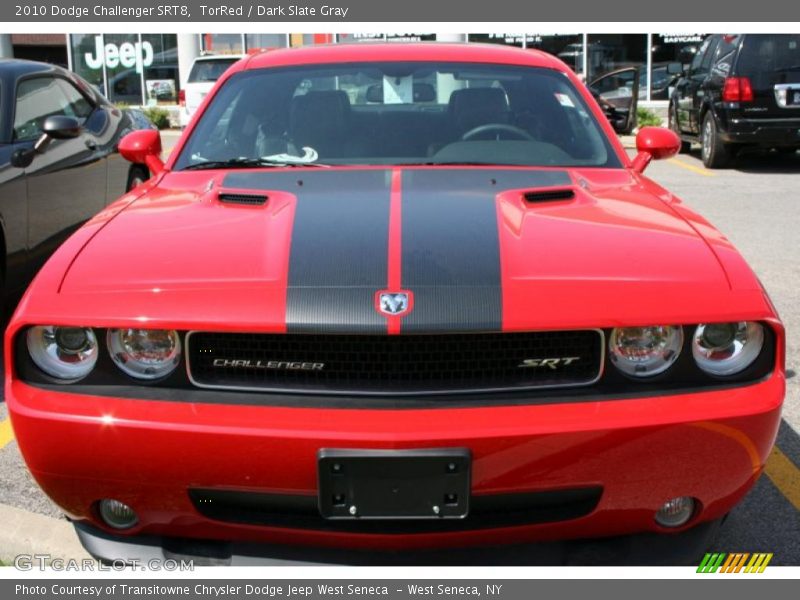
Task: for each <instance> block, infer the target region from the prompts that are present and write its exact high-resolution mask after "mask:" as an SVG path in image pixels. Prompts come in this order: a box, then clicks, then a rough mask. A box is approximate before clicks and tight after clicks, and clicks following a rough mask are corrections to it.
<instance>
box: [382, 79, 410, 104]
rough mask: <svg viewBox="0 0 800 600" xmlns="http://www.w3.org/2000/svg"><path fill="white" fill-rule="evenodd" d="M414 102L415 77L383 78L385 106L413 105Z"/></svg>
mask: <svg viewBox="0 0 800 600" xmlns="http://www.w3.org/2000/svg"><path fill="white" fill-rule="evenodd" d="M412 102H414V76H413V75H409V76H408V77H390V76H388V75H385V76H384V77H383V103H384V104H411V103H412Z"/></svg>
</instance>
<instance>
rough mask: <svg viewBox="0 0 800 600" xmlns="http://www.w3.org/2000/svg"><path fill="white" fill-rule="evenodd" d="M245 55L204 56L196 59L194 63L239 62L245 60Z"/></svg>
mask: <svg viewBox="0 0 800 600" xmlns="http://www.w3.org/2000/svg"><path fill="white" fill-rule="evenodd" d="M245 56H246V55H244V54H203V55H202V56H198V57H196V58H195V59H194V62H201V61H204V60H239V59H240V58H244V57H245Z"/></svg>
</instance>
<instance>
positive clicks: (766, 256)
mask: <svg viewBox="0 0 800 600" xmlns="http://www.w3.org/2000/svg"><path fill="white" fill-rule="evenodd" d="M647 174H648V175H649V176H650V177H652V178H653V179H655V180H656V181H658V182H659V183H660V184H662V185H663V186H664V187H666V188H667V189H669V190H670V191H672V192H673V193H675V194H676V195H678V196H679V197H681V198H682V199H683V200H684V201H685V202H686V203H687V204H688V205H689V206H691V207H692V208H693V209H695V210H697V211H698V212H700V213H701V214H702V215H703V216H705V217H706V218H707V219H709V220H710V221H711V222H712V223H713V224H714V225H716V226H717V227H718V228H719V229H720V230H721V231H722V232H723V233H724V234H725V235H726V236H728V237H729V238H730V239H731V241H732V242H733V243H734V244H735V245H736V246H737V247H738V248H739V250H740V251H741V252H742V253H743V254H744V256H745V257H746V258H747V260H748V261H749V263H750V265H751V266H752V267H753V268H754V269H755V271H756V273H757V274H758V276H759V277H760V279H761V281H762V282H763V283H764V285H765V286H766V288H767V289H768V291H769V292H770V295H771V297H772V299H773V301H774V302H775V304H776V306H777V308H778V310H779V312H780V314H781V316H782V318H783V320H784V323H785V325H786V328H787V330H788V332H789V339H788V353H787V369H788V371H789V373H788V374H789V382H788V393H787V398H786V403H785V408H784V421H783V423H782V425H781V430H780V433H779V436H778V444H777V450H776V451H775V453H774V454H773V456H772V457H771V459H770V461H769V463H768V467H767V470H766V474H765V475H764V476H763V477H762V478H761V479H760V481H759V482H758V484H757V486H756V487H755V489H754V490H753V491H752V492H751V493H750V494H749V495H748V497H747V498H746V499H745V501H744V502H743V503H742V504H741V505H740V506H739V507H737V508H736V509H735V510H734V511H733V513H732V514H731V516H730V517H729V519H728V521H727V522H726V523H725V526H724V527H723V529H722V531H721V533H720V536H719V538H718V540H717V542H716V544H715V546H714V549H715V550H718V551H720V552H728V553H731V552H771V553H774V558H773V559H772V563H771V564H773V565H800V470H798V466H800V435H799V434H798V432H800V377H797V376H796V373H797V372H798V371H800V207H798V204H800V196H798V192H797V190H798V187H800V153H797V154H795V155H794V156H778V155H769V154H753V155H750V156H746V157H740V158H739V160H738V161H737V163H736V165H735V167H734V168H733V169H730V170H725V171H709V170H706V169H704V168H703V166H702V163H701V162H700V160H699V158H698V156H697V153H696V152H695V153H694V154H692V155H681V156H679V157H676V158H673V159H670V160H667V161H662V162H657V163H653V164H652V165H651V166H650V167H649V169H648V171H647ZM0 393H1V392H0ZM709 468H713V465H709ZM0 504H7V505H11V506H15V507H19V508H23V509H26V510H29V511H33V512H37V513H41V514H45V515H50V516H53V517H60V513H59V511H58V509H57V508H56V507H55V506H54V505H53V504H52V503H51V502H50V501H49V500H48V499H47V498H46V497H45V496H44V495H43V493H42V492H41V491H40V490H39V489H38V487H37V486H36V484H35V483H34V482H33V481H32V480H31V478H30V476H29V475H28V473H27V470H26V469H25V467H24V464H23V463H22V460H21V458H20V455H19V452H18V449H17V446H16V442H15V441H14V439H13V433H12V432H11V428H10V426H9V424H8V420H7V411H6V407H5V404H4V403H3V402H2V399H1V398H0ZM600 551H602V550H600Z"/></svg>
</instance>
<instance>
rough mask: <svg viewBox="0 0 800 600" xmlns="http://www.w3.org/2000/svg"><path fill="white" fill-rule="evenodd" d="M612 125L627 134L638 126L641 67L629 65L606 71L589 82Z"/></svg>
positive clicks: (616, 129) (619, 131) (590, 89)
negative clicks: (637, 111) (637, 110)
mask: <svg viewBox="0 0 800 600" xmlns="http://www.w3.org/2000/svg"><path fill="white" fill-rule="evenodd" d="M589 91H591V92H592V95H593V96H594V97H595V99H596V100H597V102H598V103H599V104H600V107H601V108H602V109H603V112H605V113H606V117H607V118H608V120H609V121H610V122H611V126H612V127H613V128H614V131H616V132H617V133H623V134H627V133H630V132H631V131H632V130H633V128H634V127H636V109H637V107H638V105H639V69H638V68H637V67H629V68H626V69H619V70H617V71H612V72H611V73H606V74H605V75H602V76H601V77H598V78H597V79H595V80H594V81H592V82H591V83H590V84H589Z"/></svg>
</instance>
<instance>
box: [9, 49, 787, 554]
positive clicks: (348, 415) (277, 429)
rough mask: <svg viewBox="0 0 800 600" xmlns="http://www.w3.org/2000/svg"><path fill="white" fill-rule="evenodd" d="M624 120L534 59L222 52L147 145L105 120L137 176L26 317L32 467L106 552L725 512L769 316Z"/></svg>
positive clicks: (359, 544)
mask: <svg viewBox="0 0 800 600" xmlns="http://www.w3.org/2000/svg"><path fill="white" fill-rule="evenodd" d="M637 144H638V147H639V154H638V156H636V158H635V159H634V160H630V159H629V158H628V157H627V155H626V154H625V152H624V150H623V149H622V147H621V145H620V144H619V143H618V141H617V140H616V138H615V137H614V135H613V132H612V131H611V129H610V126H609V125H608V123H607V122H606V120H605V119H604V117H603V113H602V112H601V111H600V109H599V107H598V106H597V104H596V103H595V102H594V100H593V99H592V97H591V95H590V94H589V92H588V91H587V90H586V88H585V87H584V86H583V85H582V84H581V83H580V82H579V81H578V79H577V78H576V77H575V76H574V74H573V73H572V72H571V71H569V69H568V68H566V67H565V66H564V64H563V63H561V62H560V61H559V60H558V59H556V58H553V57H551V56H548V55H546V54H541V53H537V52H522V51H517V50H513V49H506V48H496V47H483V46H479V45H469V46H462V45H445V44H442V45H408V46H397V45H385V46H384V45H367V46H357V47H347V46H341V47H328V48H310V49H297V50H286V51H275V52H269V53H265V54H260V55H255V56H252V57H249V58H246V59H243V60H242V61H240V62H239V63H237V64H236V65H234V66H233V67H232V68H231V69H230V70H229V71H228V72H227V73H226V74H225V76H223V78H222V79H221V80H220V81H219V82H218V84H217V86H216V87H215V88H214V90H213V91H212V92H211V93H210V94H209V96H208V98H207V99H206V100H205V102H204V104H203V105H202V106H201V107H200V109H199V110H198V113H197V115H196V116H195V117H194V120H193V122H192V123H191V124H190V126H189V128H188V130H187V131H186V133H185V134H184V136H183V138H182V139H181V141H180V142H179V144H178V146H177V148H176V149H175V151H174V152H173V153H172V154H171V156H170V158H169V160H168V161H167V162H166V164H163V163H162V162H161V160H160V158H159V155H160V152H161V145H160V140H159V138H158V133H157V132H155V131H142V132H136V133H134V134H131V135H129V136H128V137H127V138H126V139H125V140H123V142H122V144H121V148H120V150H121V152H122V153H123V154H124V155H125V156H126V157H127V158H129V159H131V160H133V161H135V162H137V163H144V164H147V165H148V167H149V168H150V170H151V172H153V173H155V175H154V176H153V178H152V179H151V180H150V181H149V182H147V183H145V184H143V185H141V186H140V187H138V188H137V189H135V190H134V191H133V192H131V193H129V194H127V195H126V196H124V197H122V198H121V199H120V200H119V201H117V202H116V203H115V204H114V205H112V206H111V207H109V208H108V209H107V210H105V211H104V212H102V213H101V214H99V215H97V216H96V217H95V218H94V219H93V220H92V221H90V222H89V223H88V224H87V225H86V226H84V227H83V228H82V229H80V230H79V231H78V232H77V233H75V234H74V235H73V236H72V238H71V239H70V240H69V241H67V242H66V243H65V244H64V245H63V246H62V247H61V248H60V250H59V251H58V252H57V253H56V254H55V255H54V256H53V257H52V258H51V259H50V261H49V262H48V263H47V265H46V266H45V267H44V269H43V270H42V271H41V272H40V273H39V275H38V277H37V278H36V280H35V281H34V283H33V284H32V285H31V287H30V289H29V290H28V292H27V294H26V296H25V297H24V299H23V301H22V303H21V305H20V306H19V308H18V310H17V312H16V314H15V316H14V317H13V320H12V322H11V324H10V327H9V329H8V332H7V334H6V342H5V343H6V398H7V400H8V406H9V410H10V413H11V416H12V423H13V426H14V430H15V433H16V435H17V438H18V440H19V444H20V449H21V451H22V453H23V455H24V457H25V460H26V461H27V464H28V466H29V467H30V470H31V472H32V473H33V475H34V477H35V478H36V480H37V482H38V483H39V484H40V485H41V486H42V488H43V489H44V490H45V492H46V493H47V494H48V495H49V496H50V497H51V498H52V499H53V500H54V501H55V502H56V503H57V504H58V505H59V506H60V507H61V508H62V509H63V510H64V511H65V512H66V513H67V515H68V516H69V517H70V518H71V519H72V520H73V521H74V523H75V524H76V527H77V529H78V532H79V534H80V536H81V539H82V541H83V542H84V544H85V545H86V546H87V548H89V550H90V551H91V552H93V553H94V554H95V555H97V556H101V557H104V558H107V559H113V558H123V559H132V558H137V557H139V558H141V557H142V556H144V555H148V553H151V554H152V553H158V555H159V556H160V555H161V554H160V553H161V552H168V553H171V554H170V555H175V554H176V553H178V554H180V553H183V554H192V553H194V554H200V553H202V552H212V551H210V550H208V548H217V550H215V551H214V552H217V554H214V556H216V557H217V558H219V560H220V561H222V562H225V561H233V562H236V560H238V558H237V557H241V556H243V555H240V554H237V553H236V552H235V551H234V550H231V548H234V547H235V544H247V543H251V542H253V543H268V544H271V545H273V546H278V547H286V548H288V547H295V548H296V547H306V548H308V547H311V548H317V549H320V548H323V549H324V548H329V549H331V548H332V549H337V550H349V551H358V550H364V551H371V550H376V549H382V550H392V551H399V550H405V551H410V550H422V549H436V548H438V549H442V548H454V547H469V546H480V545H509V544H523V543H527V542H532V541H536V540H554V539H571V538H583V537H602V536H612V535H618V534H633V533H642V532H649V533H651V534H652V533H657V532H661V533H665V534H666V533H678V532H683V531H689V530H692V531H697V529H696V527H697V526H700V525H701V524H708V523H714V522H717V521H719V520H720V519H722V518H723V517H724V515H726V514H727V513H728V512H729V511H730V510H731V509H732V508H733V507H734V506H735V505H736V503H737V502H739V501H740V500H741V499H742V497H743V496H744V494H745V493H746V492H747V491H748V489H749V488H750V487H751V486H752V485H753V483H754V482H755V480H756V478H757V477H758V476H759V474H760V473H761V470H762V468H763V465H764V462H765V459H766V457H767V456H768V453H769V451H770V449H771V446H772V444H773V440H774V437H775V435H776V429H777V426H778V423H779V418H780V417H779V414H780V407H781V403H782V400H783V396H784V387H785V377H784V367H783V360H784V333H783V328H782V326H781V323H780V321H779V320H778V317H777V315H776V313H775V310H774V308H773V306H772V304H771V303H770V301H769V299H768V297H767V295H766V293H765V292H764V290H763V289H762V286H761V285H760V283H759V281H758V280H757V278H756V277H755V276H754V275H753V273H752V272H751V270H750V269H749V268H748V266H747V265H746V264H745V262H744V261H743V259H742V258H741V257H740V256H739V254H738V253H737V252H736V251H735V250H734V248H733V247H732V246H731V244H730V243H729V242H728V241H727V240H726V239H725V238H724V237H723V236H722V235H721V234H720V233H718V232H717V231H716V230H715V229H713V228H712V227H711V225H709V224H708V223H707V222H705V221H704V220H703V219H702V218H700V217H699V216H698V215H696V214H694V213H693V212H692V211H690V210H688V209H687V208H686V207H684V206H683V205H682V204H681V203H680V201H679V200H678V199H676V198H675V197H674V196H672V195H671V194H670V193H669V192H667V191H666V190H664V189H662V188H660V187H659V186H658V185H656V184H655V183H653V182H652V181H650V180H648V179H646V178H645V177H644V176H643V175H642V174H641V173H642V171H643V170H644V168H645V167H646V166H647V164H648V162H649V161H650V160H651V159H653V158H656V159H657V158H664V157H668V156H671V155H672V154H674V153H675V152H676V151H677V149H678V145H679V141H678V139H677V138H676V137H675V135H674V134H673V133H672V132H670V131H668V130H666V129H654V128H644V129H642V130H641V132H640V133H639V135H638V139H637ZM193 540H195V541H196V542H194V545H193V542H192V541H193ZM201 540H202V543H201V542H200V541H201ZM231 544H234V545H233V546H232V545H231ZM201 546H202V548H205V550H202V551H200V550H196V548H198V547H201ZM187 548H188V549H187ZM193 548H195V550H192V549H193ZM212 554H213V552H212Z"/></svg>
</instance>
